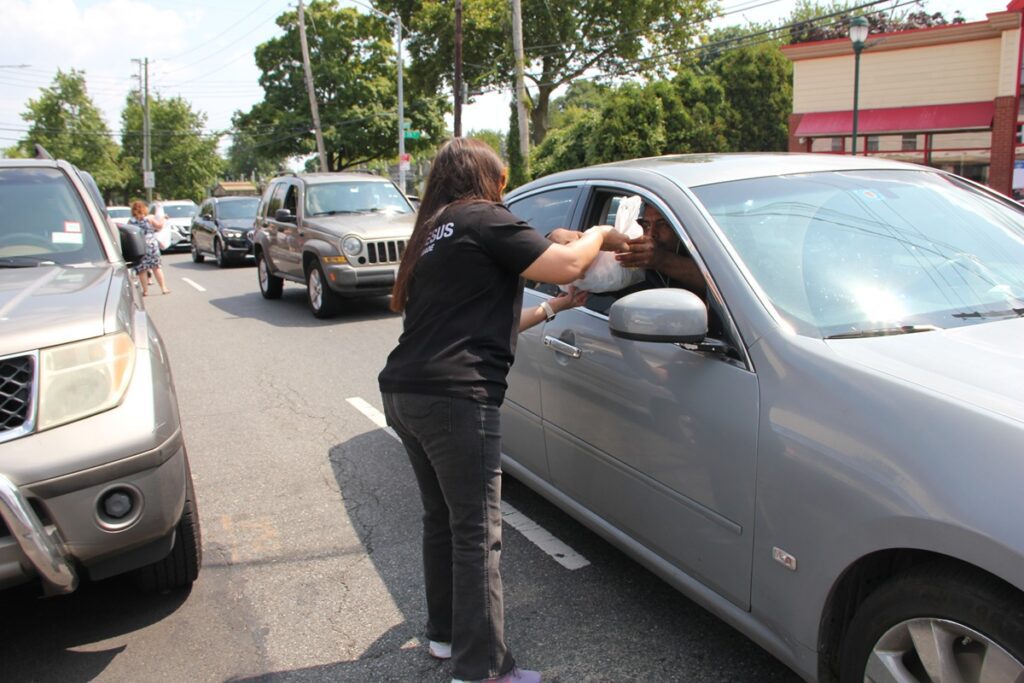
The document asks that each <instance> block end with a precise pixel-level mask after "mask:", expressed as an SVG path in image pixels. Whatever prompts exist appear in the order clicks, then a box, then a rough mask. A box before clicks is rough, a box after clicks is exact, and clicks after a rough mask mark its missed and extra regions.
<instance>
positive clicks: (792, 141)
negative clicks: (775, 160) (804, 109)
mask: <svg viewBox="0 0 1024 683" xmlns="http://www.w3.org/2000/svg"><path fill="white" fill-rule="evenodd" d="M803 117H804V115H803V114H790V115H789V151H790V152H810V151H811V139H810V138H807V141H806V142H803V143H801V142H800V138H799V137H797V135H796V127H797V126H799V125H800V119H802V118H803Z"/></svg>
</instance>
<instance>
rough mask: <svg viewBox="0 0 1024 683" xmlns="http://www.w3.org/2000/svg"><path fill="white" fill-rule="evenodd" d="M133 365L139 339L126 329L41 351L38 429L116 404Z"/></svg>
mask: <svg viewBox="0 0 1024 683" xmlns="http://www.w3.org/2000/svg"><path fill="white" fill-rule="evenodd" d="M134 369H135V342H133V341H132V338H131V337H130V336H128V334H127V333H125V332H118V333H116V334H109V335H107V336H105V337H97V338H95V339H86V340H85V341H80V342H75V343H74V344H65V345H64V346H55V347H53V348H49V349H43V350H41V351H40V352H39V429H40V430H42V429H49V428H51V427H56V426H58V425H62V424H66V423H68V422H73V421H75V420H80V419H82V418H83V417H88V416H89V415H95V414H96V413H101V412H103V411H104V410H109V409H110V408H113V407H114V406H116V405H117V404H118V403H120V402H121V399H122V398H124V393H125V391H127V389H128V383H129V382H130V381H131V378H132V372H133V371H134Z"/></svg>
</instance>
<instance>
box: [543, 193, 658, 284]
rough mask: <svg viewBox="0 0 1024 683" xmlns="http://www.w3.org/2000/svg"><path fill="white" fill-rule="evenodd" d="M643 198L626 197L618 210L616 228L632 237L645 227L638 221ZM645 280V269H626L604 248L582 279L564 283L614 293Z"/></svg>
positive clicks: (641, 231) (640, 232) (636, 235)
mask: <svg viewBox="0 0 1024 683" xmlns="http://www.w3.org/2000/svg"><path fill="white" fill-rule="evenodd" d="M642 203H643V202H642V200H641V199H640V197H638V196H637V195H633V196H632V197H627V198H625V199H623V200H621V201H620V202H619V208H618V211H616V213H615V230H616V231H617V232H621V233H622V234H624V235H625V236H626V237H628V238H629V239H634V238H636V237H639V236H640V235H642V234H643V232H644V231H643V228H641V227H640V224H639V223H637V222H636V219H637V218H638V217H639V216H640V205H641V204H642ZM643 279H644V271H643V269H642V268H625V267H623V266H622V264H620V263H619V262H618V261H617V260H615V254H613V253H612V252H610V251H602V252H601V253H600V254H598V255H597V258H595V259H594V262H593V263H591V264H590V267H589V268H587V272H586V273H584V274H583V277H581V278H580V279H579V280H576V281H575V282H573V283H572V284H571V285H562V289H563V291H568V290H569V287H575V288H576V289H579V290H583V291H585V292H592V293H594V294H598V293H601V292H615V291H618V290H620V289H625V288H626V287H630V286H632V285H635V284H636V283H638V282H640V281H641V280H643Z"/></svg>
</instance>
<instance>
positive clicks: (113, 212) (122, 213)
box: [107, 208, 132, 218]
mask: <svg viewBox="0 0 1024 683" xmlns="http://www.w3.org/2000/svg"><path fill="white" fill-rule="evenodd" d="M107 215H108V216H110V217H111V218H131V215H132V210H131V209H129V208H123V209H122V208H111V209H107Z"/></svg>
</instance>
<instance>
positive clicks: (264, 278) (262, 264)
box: [256, 254, 284, 299]
mask: <svg viewBox="0 0 1024 683" xmlns="http://www.w3.org/2000/svg"><path fill="white" fill-rule="evenodd" d="M256 276H257V278H258V279H259V281H260V294H262V295H263V298H264V299H280V298H281V290H282V289H284V280H282V279H281V278H279V277H277V276H276V275H274V274H273V273H271V272H270V264H269V263H267V257H266V256H265V255H264V254H260V255H259V256H257V257H256Z"/></svg>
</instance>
